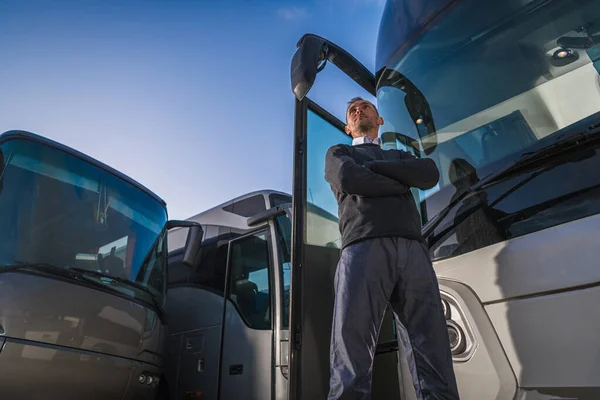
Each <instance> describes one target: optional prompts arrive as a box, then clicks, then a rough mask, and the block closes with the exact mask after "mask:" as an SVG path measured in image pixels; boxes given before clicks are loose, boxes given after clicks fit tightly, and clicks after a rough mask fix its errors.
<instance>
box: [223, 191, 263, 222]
mask: <svg viewBox="0 0 600 400" xmlns="http://www.w3.org/2000/svg"><path fill="white" fill-rule="evenodd" d="M266 209H267V207H266V204H265V198H264V196H262V195H256V196H252V197H248V198H247V199H243V200H240V201H236V202H235V203H233V204H230V205H228V206H226V207H223V210H225V211H229V212H231V213H234V214H237V215H241V216H242V217H251V216H253V215H255V214H256V213H259V212H261V211H265V210H266Z"/></svg>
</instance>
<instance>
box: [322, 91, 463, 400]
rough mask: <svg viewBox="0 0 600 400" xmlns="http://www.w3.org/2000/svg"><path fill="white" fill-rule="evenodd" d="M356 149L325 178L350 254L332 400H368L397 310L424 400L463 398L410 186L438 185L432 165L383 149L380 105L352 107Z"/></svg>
mask: <svg viewBox="0 0 600 400" xmlns="http://www.w3.org/2000/svg"><path fill="white" fill-rule="evenodd" d="M346 124H347V125H346V128H345V129H346V133H347V134H348V135H350V136H351V137H352V138H353V142H352V146H349V145H344V144H338V145H334V146H332V147H331V148H330V149H329V150H328V152H327V156H326V161H325V179H326V180H327V182H328V183H329V184H330V185H331V189H332V191H333V193H334V195H335V197H336V199H337V203H338V214H339V226H340V232H341V236H342V246H341V247H342V253H341V257H340V260H339V263H338V267H337V270H336V275H335V308H334V315H333V325H332V335H331V349H330V368H331V378H330V389H329V400H333V399H370V398H371V397H370V392H371V376H372V366H373V355H374V354H375V347H376V344H377V338H378V334H379V327H380V324H381V321H382V319H383V316H384V312H385V309H386V305H387V303H388V302H390V303H391V305H392V309H393V311H394V314H395V318H396V322H397V323H398V324H399V326H398V327H399V328H402V327H403V328H405V330H406V332H404V333H405V334H404V335H402V333H403V332H402V331H401V332H400V333H401V334H400V335H399V336H404V337H407V339H408V340H407V341H409V342H410V343H405V346H406V347H405V351H406V352H407V354H412V356H413V357H411V358H414V365H412V366H411V371H413V383H414V386H415V392H416V394H417V398H419V399H458V398H459V397H458V390H457V387H456V379H455V377H454V371H453V368H452V355H451V352H450V343H449V340H448V333H447V328H446V322H445V318H444V313H443V310H442V305H441V298H440V293H439V289H438V283H437V278H436V276H435V273H434V270H433V267H432V264H431V261H430V259H429V254H428V249H427V246H426V244H425V243H424V240H423V238H422V236H421V222H420V217H419V213H418V211H417V207H416V203H415V201H414V198H413V196H412V194H411V192H410V188H411V187H416V188H419V189H429V188H432V187H433V186H435V184H436V183H437V181H438V179H439V171H438V169H437V166H436V165H435V163H434V162H433V161H432V160H431V159H426V158H416V157H414V156H413V155H412V154H410V153H408V152H405V151H402V150H385V151H384V150H382V149H381V147H380V145H379V138H378V130H379V126H380V125H382V124H383V118H381V116H380V115H379V113H378V111H377V109H376V108H375V106H374V105H373V104H372V103H370V102H368V101H366V100H363V99H361V98H359V97H357V98H354V99H352V100H351V101H350V102H349V106H348V110H347V112H346Z"/></svg>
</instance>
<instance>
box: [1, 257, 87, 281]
mask: <svg viewBox="0 0 600 400" xmlns="http://www.w3.org/2000/svg"><path fill="white" fill-rule="evenodd" d="M22 269H30V270H34V271H37V272H43V273H47V274H51V275H58V276H62V277H67V278H72V279H77V278H78V275H77V274H75V273H72V272H70V271H68V270H67V269H66V268H64V267H59V266H57V265H53V264H48V263H30V262H25V261H15V262H14V263H12V264H4V265H2V266H0V273H5V272H12V271H18V270H22Z"/></svg>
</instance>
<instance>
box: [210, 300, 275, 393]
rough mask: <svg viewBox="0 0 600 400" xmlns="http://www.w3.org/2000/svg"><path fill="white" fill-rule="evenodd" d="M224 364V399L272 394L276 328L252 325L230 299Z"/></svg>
mask: <svg viewBox="0 0 600 400" xmlns="http://www.w3.org/2000/svg"><path fill="white" fill-rule="evenodd" d="M226 304H227V306H226V314H225V329H224V336H223V354H222V364H221V396H220V399H221V400H236V399H241V398H243V399H247V400H263V399H264V400H268V399H270V398H271V388H272V375H273V371H274V366H273V331H272V330H256V329H250V328H249V327H248V326H247V325H246V324H245V323H244V321H243V320H242V318H241V317H240V314H239V312H238V311H237V309H236V308H235V306H234V305H233V304H232V303H231V302H230V301H229V300H228V301H227V303H226Z"/></svg>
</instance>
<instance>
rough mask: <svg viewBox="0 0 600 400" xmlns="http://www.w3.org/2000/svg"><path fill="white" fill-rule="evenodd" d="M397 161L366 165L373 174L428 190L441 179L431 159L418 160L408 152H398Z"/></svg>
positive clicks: (377, 161)
mask: <svg viewBox="0 0 600 400" xmlns="http://www.w3.org/2000/svg"><path fill="white" fill-rule="evenodd" d="M397 151H398V152H399V155H400V158H399V159H396V160H374V161H368V162H366V163H365V165H366V166H367V167H368V168H369V169H371V170H372V171H373V172H377V173H379V174H381V175H385V176H387V177H389V178H392V179H394V180H396V181H398V182H402V183H404V184H405V185H408V186H410V187H415V188H418V189H421V190H427V189H431V188H432V187H434V186H435V185H436V184H437V183H438V180H439V179H440V171H439V170H438V167H437V165H435V162H434V161H433V160H432V159H430V158H417V157H415V156H413V155H412V154H411V153H409V152H407V151H402V150H397Z"/></svg>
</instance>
